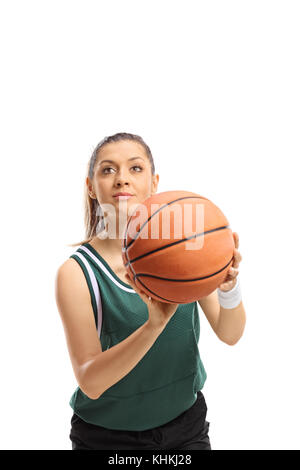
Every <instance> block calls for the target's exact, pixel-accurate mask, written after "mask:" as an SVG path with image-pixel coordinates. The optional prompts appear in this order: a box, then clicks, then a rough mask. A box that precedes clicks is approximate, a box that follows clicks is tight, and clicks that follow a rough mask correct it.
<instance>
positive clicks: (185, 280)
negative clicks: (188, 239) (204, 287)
mask: <svg viewBox="0 0 300 470" xmlns="http://www.w3.org/2000/svg"><path fill="white" fill-rule="evenodd" d="M232 260H233V257H232V258H231V260H230V261H229V262H228V263H227V264H225V266H223V268H221V269H219V271H216V272H215V273H212V274H209V275H208V276H203V277H196V278H194V279H171V278H168V277H160V276H154V274H146V273H138V274H135V278H137V279H138V280H140V279H139V277H140V276H143V277H151V278H154V279H161V280H162V281H172V282H193V281H201V280H202V279H207V278H209V277H213V276H216V274H219V273H220V272H222V271H224V269H226V268H227V266H229V265H230V263H231V261H232Z"/></svg>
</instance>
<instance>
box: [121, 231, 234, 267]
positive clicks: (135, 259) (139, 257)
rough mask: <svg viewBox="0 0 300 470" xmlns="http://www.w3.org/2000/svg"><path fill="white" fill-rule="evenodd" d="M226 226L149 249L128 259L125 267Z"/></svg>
mask: <svg viewBox="0 0 300 470" xmlns="http://www.w3.org/2000/svg"><path fill="white" fill-rule="evenodd" d="M226 228H229V225H224V227H218V228H213V229H212V230H207V231H206V232H201V233H196V234H195V235H191V236H190V237H187V238H182V239H181V240H177V241H176V242H172V243H169V244H168V245H164V246H161V247H160V248H155V250H152V251H148V252H147V253H144V254H142V255H140V256H137V257H136V258H134V259H132V260H131V261H128V262H127V263H126V264H125V267H127V266H128V264H129V263H130V264H132V263H134V262H135V261H137V260H139V259H141V258H144V257H145V256H148V255H151V254H152V253H155V252H157V251H160V250H164V249H165V248H169V247H170V246H173V245H178V243H183V242H185V241H187V240H191V239H192V238H196V237H201V236H202V235H206V234H207V233H212V232H217V231H218V230H224V229H226Z"/></svg>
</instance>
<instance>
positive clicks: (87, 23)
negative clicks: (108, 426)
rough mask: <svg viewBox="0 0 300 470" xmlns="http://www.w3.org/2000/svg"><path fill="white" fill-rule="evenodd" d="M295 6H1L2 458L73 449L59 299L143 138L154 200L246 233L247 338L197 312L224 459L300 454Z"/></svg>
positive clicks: (211, 415)
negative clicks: (190, 201)
mask: <svg viewBox="0 0 300 470" xmlns="http://www.w3.org/2000/svg"><path fill="white" fill-rule="evenodd" d="M299 16H300V15H299V2H297V1H289V0H284V1H276V0H272V1H266V0H258V1H257V0H251V1H241V0H236V1H224V0H221V1H212V0H210V1H199V0H197V1H191V0H187V1H184V2H183V1H174V0H163V1H153V0H152V1H151V2H150V1H140V0H139V1H138V0H135V1H133V0H126V1H121V0H120V1H114V0H110V1H109V2H104V1H99V0H98V1H91V0H85V1H77V0H68V1H67V0H59V1H58V0H51V1H43V2H41V1H38V0H36V1H32V0H27V1H26V2H23V1H13V0H9V1H8V0H7V1H2V2H1V4H0V44H1V97H0V98H1V111H0V113H1V117H0V119H1V123H0V124H1V144H0V145H1V149H0V150H1V212H2V230H1V248H2V250H1V268H2V269H1V274H2V281H1V287H2V289H1V291H2V293H1V338H0V347H1V350H0V353H1V375H0V378H1V397H0V404H1V412H0V414H1V431H0V432H1V437H0V446H1V448H2V449H71V441H70V440H69V431H70V419H71V415H72V409H71V408H70V406H69V399H70V397H71V395H72V393H73V391H74V390H75V388H76V387H77V383H76V380H75V377H74V374H73V370H72V367H71V362H70V359H69V356H68V350H67V346H66V341H65V336H64V331H63V326H62V323H61V319H60V317H59V314H58V311H57V307H56V303H55V297H54V279H55V274H56V271H57V268H58V267H59V266H60V265H61V264H62V263H63V262H64V261H65V260H66V259H67V258H68V257H69V256H70V255H71V254H72V253H73V251H75V249H73V248H70V247H68V246H67V245H68V244H69V243H74V242H77V241H80V240H82V239H83V237H84V225H83V187H84V177H85V173H86V165H87V162H88V160H89V158H90V156H91V152H92V150H93V148H94V147H95V146H96V144H97V143H98V142H99V141H100V140H101V139H102V138H103V137H105V136H107V135H111V134H114V133H116V132H132V133H135V134H138V135H141V136H142V137H143V139H144V140H145V141H146V143H147V144H148V145H149V146H150V148H151V151H152V153H153V157H154V161H155V165H156V170H157V173H158V174H159V175H160V183H159V188H158V191H159V192H160V191H166V190H190V191H194V192H197V193H199V194H201V195H203V196H205V197H207V198H209V199H211V200H212V201H213V202H214V203H215V204H217V205H218V206H219V207H220V208H221V209H222V211H223V212H224V213H225V215H226V216H227V218H228V220H229V221H230V225H231V227H232V229H233V231H236V232H238V234H239V236H240V247H239V251H240V253H241V254H242V256H243V260H242V262H241V264H240V274H239V275H240V279H241V288H242V294H243V302H244V306H245V309H246V313H247V325H246V329H245V332H244V335H243V337H242V338H241V340H240V341H239V342H238V343H237V344H236V345H235V346H228V345H226V344H224V343H222V342H221V341H220V340H219V339H218V338H217V337H216V335H215V334H214V333H213V331H212V330H211V328H210V326H209V324H208V322H207V320H206V318H205V316H204V314H203V312H202V311H201V312H200V322H201V334H200V341H199V350H200V354H201V358H202V360H203V362H204V365H205V368H206V371H207V381H206V383H205V386H204V388H203V390H202V391H203V393H204V396H205V398H206V401H207V405H208V415H207V419H208V420H209V421H210V439H211V445H212V448H213V449H236V450H237V449H300V436H299V418H300V410H299V393H300V379H299V338H300V334H299V328H300V320H299V295H298V292H299V287H298V282H299V281H298V278H299V276H298V272H299V249H298V246H299V244H298V238H299V222H298V218H299V210H298V205H299V167H298V160H299V150H300V148H299V147H300V144H299V124H300V116H299V114H300V112H299V109H300V99H299V94H300V93H299V83H300V67H299V44H300V42H299V41H300V32H299V21H300V17H299Z"/></svg>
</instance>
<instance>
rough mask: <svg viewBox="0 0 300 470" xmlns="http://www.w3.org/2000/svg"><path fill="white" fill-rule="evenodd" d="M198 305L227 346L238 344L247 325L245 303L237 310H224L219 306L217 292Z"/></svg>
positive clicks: (203, 299)
mask: <svg viewBox="0 0 300 470" xmlns="http://www.w3.org/2000/svg"><path fill="white" fill-rule="evenodd" d="M198 303H199V305H200V307H201V308H202V310H203V312H204V314H205V316H206V318H207V320H208V322H209V324H210V326H211V327H212V329H213V331H214V332H215V333H216V335H217V336H218V338H219V339H220V340H221V341H223V342H224V343H226V344H229V345H234V344H236V343H237V342H238V340H239V339H240V338H241V336H242V335H243V332H244V328H245V324H246V313H245V309H244V306H243V303H242V302H241V303H240V304H239V305H238V306H237V307H235V308H231V309H226V308H223V307H221V306H220V304H219V300H218V292H217V290H215V291H214V292H212V293H211V294H210V295H208V296H207V297H203V298H202V299H200V300H198Z"/></svg>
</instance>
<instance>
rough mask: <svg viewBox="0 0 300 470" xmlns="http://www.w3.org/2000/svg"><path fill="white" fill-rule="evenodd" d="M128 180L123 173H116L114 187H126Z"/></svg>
mask: <svg viewBox="0 0 300 470" xmlns="http://www.w3.org/2000/svg"><path fill="white" fill-rule="evenodd" d="M128 180H129V177H128V175H127V174H126V173H125V172H124V171H122V172H118V173H116V177H115V186H116V187H117V188H120V187H122V186H126V185H127V186H128V184H129V182H128Z"/></svg>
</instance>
